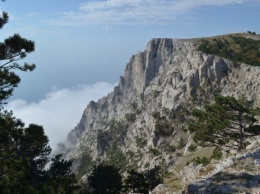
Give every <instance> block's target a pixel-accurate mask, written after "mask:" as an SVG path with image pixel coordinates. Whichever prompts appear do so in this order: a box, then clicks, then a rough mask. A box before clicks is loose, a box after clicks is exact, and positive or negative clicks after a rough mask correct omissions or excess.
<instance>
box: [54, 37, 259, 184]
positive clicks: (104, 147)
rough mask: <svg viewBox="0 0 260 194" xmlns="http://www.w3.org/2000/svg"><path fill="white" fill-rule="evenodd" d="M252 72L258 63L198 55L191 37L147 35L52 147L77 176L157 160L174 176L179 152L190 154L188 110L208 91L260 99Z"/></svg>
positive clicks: (141, 166) (256, 72)
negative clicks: (95, 168)
mask: <svg viewBox="0 0 260 194" xmlns="http://www.w3.org/2000/svg"><path fill="white" fill-rule="evenodd" d="M259 76H260V67H257V66H250V65H247V64H243V63H236V64H233V63H232V62H231V61H230V60H228V59H225V58H221V57H218V56H214V55H209V54H204V53H202V52H200V51H197V49H196V46H195V45H194V43H192V42H189V41H186V40H176V39H160V38H158V39H153V40H151V41H150V42H149V43H148V44H147V48H146V50H145V51H143V52H140V53H138V54H136V55H134V56H132V57H131V58H130V61H129V63H128V64H127V66H126V68H125V73H124V76H122V77H120V80H119V84H118V86H116V87H115V88H114V91H113V92H111V93H110V94H108V95H107V96H106V97H103V98H102V99H100V100H98V101H97V102H93V101H92V102H90V103H89V105H88V106H87V108H86V109H85V111H84V112H83V115H82V118H81V119H80V122H79V124H78V125H77V126H76V127H75V128H74V129H73V130H72V131H71V132H70V133H69V134H68V138H67V140H66V142H64V143H61V144H60V145H59V150H60V151H62V152H65V153H66V156H67V157H68V158H72V159H75V161H76V162H75V165H76V167H78V170H80V171H81V174H82V175H83V174H84V173H85V172H87V170H88V169H89V167H90V165H91V164H93V163H94V162H97V161H101V160H106V161H108V162H111V163H113V164H116V165H119V166H121V168H123V169H124V170H127V169H131V168H136V169H142V170H143V169H146V168H150V167H153V166H154V165H161V166H163V167H164V168H165V169H166V170H167V172H172V173H175V174H176V173H177V174H178V176H179V175H181V169H182V168H184V166H185V165H184V166H182V165H180V163H183V161H182V158H183V156H186V155H187V156H189V154H191V153H189V151H188V147H189V146H190V145H191V144H192V138H191V135H190V134H189V131H187V129H186V124H185V123H186V121H187V119H188V118H189V116H190V113H191V110H192V109H193V108H194V107H200V106H203V104H204V103H205V102H208V101H211V100H212V98H213V96H214V95H215V94H221V95H224V96H226V95H229V96H234V97H241V96H244V97H246V98H247V99H249V100H253V101H254V105H255V106H260V95H259V91H260V79H259ZM202 150H203V149H202ZM198 152H200V151H198ZM210 153H212V150H210V149H208V150H206V151H205V150H204V151H201V154H202V155H205V156H206V157H207V156H208V155H209V154H210ZM193 154H194V153H193ZM86 158H87V159H86ZM86 160H87V161H86ZM181 161H182V162H181ZM85 163H86V164H85ZM84 164H85V165H84ZM178 168H180V169H178ZM82 171H84V172H83V173H82ZM176 176H177V175H176ZM176 187H178V186H176Z"/></svg>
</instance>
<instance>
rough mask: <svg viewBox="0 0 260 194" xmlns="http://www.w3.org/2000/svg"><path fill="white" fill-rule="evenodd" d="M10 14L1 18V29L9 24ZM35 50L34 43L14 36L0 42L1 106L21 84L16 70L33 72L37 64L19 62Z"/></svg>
mask: <svg viewBox="0 0 260 194" xmlns="http://www.w3.org/2000/svg"><path fill="white" fill-rule="evenodd" d="M8 19H9V17H8V14H7V13H6V12H3V13H2V15H1V16H0V29H2V28H3V26H4V25H5V24H6V23H7V22H8ZM34 50H35V45H34V42H33V41H31V40H27V39H25V38H23V37H21V36H20V35H19V34H14V35H13V36H10V37H9V38H6V39H5V40H4V41H3V42H0V105H1V106H2V105H3V104H4V103H5V100H6V99H7V98H9V97H10V96H11V95H12V93H13V90H14V88H15V87H17V86H18V84H19V82H20V77H19V76H18V75H17V74H16V73H15V71H16V70H20V71H24V72H26V71H32V70H34V69H35V67H36V66H35V64H28V63H24V64H23V65H22V64H19V63H18V61H19V60H21V59H24V58H25V57H26V56H27V54H28V53H31V52H33V51H34Z"/></svg>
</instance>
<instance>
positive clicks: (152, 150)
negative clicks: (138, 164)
mask: <svg viewBox="0 0 260 194" xmlns="http://www.w3.org/2000/svg"><path fill="white" fill-rule="evenodd" d="M148 153H151V154H153V155H154V156H159V155H160V154H161V152H160V151H159V150H157V149H155V148H151V147H149V151H148Z"/></svg>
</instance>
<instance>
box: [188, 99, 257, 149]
mask: <svg viewBox="0 0 260 194" xmlns="http://www.w3.org/2000/svg"><path fill="white" fill-rule="evenodd" d="M192 114H193V116H194V118H195V119H193V120H191V121H190V122H189V130H190V131H191V132H195V134H194V141H195V142H198V143H200V144H201V145H203V146H206V145H214V146H217V147H219V148H220V149H222V150H226V151H227V150H229V149H236V150H237V151H238V152H239V151H241V150H242V149H243V148H244V145H245V139H246V138H247V137H250V136H254V135H258V134H259V133H260V126H259V125H256V124H257V119H256V116H257V115H260V109H259V108H253V107H252V102H249V101H247V100H245V99H244V98H242V99H240V100H237V99H235V98H234V97H228V96H227V97H223V96H216V97H215V103H213V104H209V105H206V106H205V107H204V109H201V110H199V109H195V110H194V111H193V113H192ZM227 148H228V149H227Z"/></svg>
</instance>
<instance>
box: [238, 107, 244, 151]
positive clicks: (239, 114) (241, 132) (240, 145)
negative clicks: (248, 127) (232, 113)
mask: <svg viewBox="0 0 260 194" xmlns="http://www.w3.org/2000/svg"><path fill="white" fill-rule="evenodd" d="M242 114H243V113H242V112H238V122H239V143H238V148H237V151H238V152H240V151H241V150H242V149H243V142H244V127H243V123H242Z"/></svg>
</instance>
